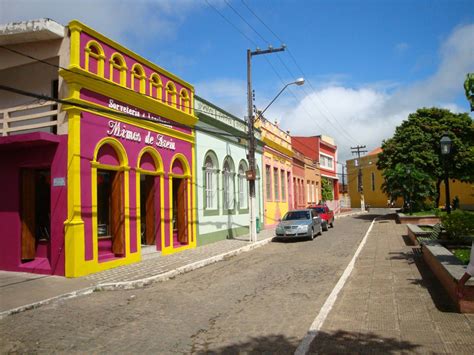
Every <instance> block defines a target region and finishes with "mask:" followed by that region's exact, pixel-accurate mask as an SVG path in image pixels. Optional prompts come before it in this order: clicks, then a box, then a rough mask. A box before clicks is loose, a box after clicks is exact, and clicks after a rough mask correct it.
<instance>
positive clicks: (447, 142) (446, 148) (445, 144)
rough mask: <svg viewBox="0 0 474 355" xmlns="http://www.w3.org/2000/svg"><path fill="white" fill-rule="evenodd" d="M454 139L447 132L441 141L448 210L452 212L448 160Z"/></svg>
mask: <svg viewBox="0 0 474 355" xmlns="http://www.w3.org/2000/svg"><path fill="white" fill-rule="evenodd" d="M452 143H453V142H452V140H451V138H449V136H448V133H447V132H445V133H444V134H443V136H442V137H441V140H440V141H439V144H440V146H441V155H442V156H443V157H444V188H445V190H446V212H447V213H448V214H450V213H451V199H450V197H449V176H448V160H449V155H450V154H451V146H452Z"/></svg>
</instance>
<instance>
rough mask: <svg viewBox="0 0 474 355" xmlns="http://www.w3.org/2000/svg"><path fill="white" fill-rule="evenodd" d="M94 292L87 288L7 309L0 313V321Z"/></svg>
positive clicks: (92, 288) (91, 288)
mask: <svg viewBox="0 0 474 355" xmlns="http://www.w3.org/2000/svg"><path fill="white" fill-rule="evenodd" d="M94 291H95V290H94V286H92V287H87V288H83V289H81V290H77V291H73V292H69V293H65V294H62V295H59V296H55V297H51V298H48V299H45V300H42V301H38V302H35V303H30V304H27V305H26V306H21V307H17V308H13V309H9V310H7V311H3V312H1V313H0V319H3V318H5V317H7V316H11V315H13V314H17V313H21V312H24V311H28V310H30V309H35V308H39V307H41V306H45V305H47V304H50V303H53V302H57V301H61V300H67V299H70V298H76V297H79V296H83V295H89V294H91V293H92V292H94Z"/></svg>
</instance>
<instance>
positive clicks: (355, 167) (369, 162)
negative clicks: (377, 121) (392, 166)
mask: <svg viewBox="0 0 474 355" xmlns="http://www.w3.org/2000/svg"><path fill="white" fill-rule="evenodd" d="M381 152H382V149H381V148H376V149H374V150H372V151H370V152H369V153H367V155H365V156H362V157H360V159H350V160H348V161H347V175H348V188H349V197H350V201H351V207H352V208H360V207H361V205H362V201H363V202H364V205H369V206H370V207H387V206H389V205H390V202H393V203H392V204H391V206H392V207H398V208H400V207H402V206H403V199H402V198H398V199H397V200H396V201H390V198H389V197H388V196H387V195H386V194H385V193H384V192H383V190H382V184H383V182H384V179H383V176H382V171H381V170H379V169H377V161H378V155H379V153H381ZM449 183H450V184H449V189H450V195H451V198H452V199H454V198H455V197H456V196H457V197H458V199H459V205H460V207H461V208H463V209H470V210H474V184H470V183H463V182H460V181H457V180H450V181H449ZM359 187H362V191H360V188H359ZM445 196H446V195H445V187H444V182H443V183H441V191H440V200H439V203H440V206H441V207H443V206H445V200H446V198H445Z"/></svg>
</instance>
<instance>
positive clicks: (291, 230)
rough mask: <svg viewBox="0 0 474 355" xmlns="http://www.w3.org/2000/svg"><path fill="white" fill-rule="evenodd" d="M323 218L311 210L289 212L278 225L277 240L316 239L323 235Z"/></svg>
mask: <svg viewBox="0 0 474 355" xmlns="http://www.w3.org/2000/svg"><path fill="white" fill-rule="evenodd" d="M322 228H323V226H322V224H321V218H320V217H319V216H318V214H317V213H316V212H315V211H313V210H311V209H303V210H293V211H288V212H287V213H286V214H285V215H284V216H283V218H282V219H281V220H280V223H278V225H277V227H276V230H275V237H276V238H307V239H314V237H315V236H316V235H319V234H322V230H323V229H322Z"/></svg>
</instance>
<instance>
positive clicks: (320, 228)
mask: <svg viewBox="0 0 474 355" xmlns="http://www.w3.org/2000/svg"><path fill="white" fill-rule="evenodd" d="M318 234H319V235H323V226H322V225H321V224H320V225H319V233H318Z"/></svg>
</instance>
